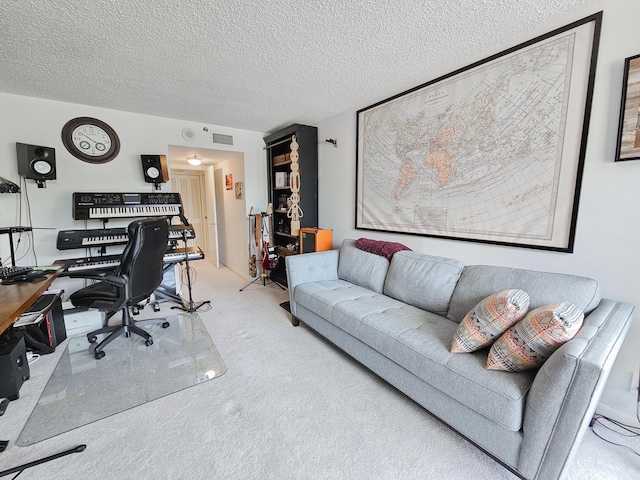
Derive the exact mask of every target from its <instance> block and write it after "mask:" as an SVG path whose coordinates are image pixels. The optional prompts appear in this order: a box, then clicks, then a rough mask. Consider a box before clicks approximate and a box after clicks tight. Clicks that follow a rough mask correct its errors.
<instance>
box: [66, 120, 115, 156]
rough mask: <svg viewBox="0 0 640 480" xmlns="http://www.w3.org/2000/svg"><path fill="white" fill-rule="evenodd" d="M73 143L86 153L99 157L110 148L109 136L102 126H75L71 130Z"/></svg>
mask: <svg viewBox="0 0 640 480" xmlns="http://www.w3.org/2000/svg"><path fill="white" fill-rule="evenodd" d="M71 140H72V141H73V144H74V145H75V146H76V147H77V148H78V150H80V151H81V152H84V153H85V154H87V155H90V156H92V157H99V156H101V155H104V154H105V152H108V151H109V149H110V148H111V137H109V134H108V133H107V132H105V131H104V130H103V129H102V128H100V127H98V126H96V125H91V124H86V125H80V126H79V127H76V128H75V129H74V130H73V132H71Z"/></svg>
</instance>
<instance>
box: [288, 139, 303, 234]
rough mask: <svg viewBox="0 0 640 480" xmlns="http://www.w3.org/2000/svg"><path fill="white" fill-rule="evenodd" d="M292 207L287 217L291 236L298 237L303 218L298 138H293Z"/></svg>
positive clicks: (290, 182)
mask: <svg viewBox="0 0 640 480" xmlns="http://www.w3.org/2000/svg"><path fill="white" fill-rule="evenodd" d="M289 186H290V187H291V197H289V198H290V200H291V206H290V207H289V210H287V217H289V218H290V219H291V235H298V233H299V232H300V219H301V218H302V217H303V215H304V214H303V212H302V209H301V208H300V193H299V192H300V165H298V142H296V136H295V135H293V136H292V137H291V179H290V180H289Z"/></svg>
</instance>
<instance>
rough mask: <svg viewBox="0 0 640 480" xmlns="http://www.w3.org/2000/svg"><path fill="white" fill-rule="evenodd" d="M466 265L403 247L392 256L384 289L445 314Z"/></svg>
mask: <svg viewBox="0 0 640 480" xmlns="http://www.w3.org/2000/svg"><path fill="white" fill-rule="evenodd" d="M463 267H464V265H463V263H462V262H459V261H458V260H454V259H452V258H445V257H435V256H432V255H425V254H423V253H418V252H412V251H402V252H397V253H396V254H395V255H394V256H393V258H392V259H391V264H390V265H389V271H388V272H387V278H386V279H385V281H384V290H383V293H384V294H385V295H388V296H390V297H393V298H395V299H397V300H400V301H402V302H405V303H408V304H409V305H414V306H416V307H419V308H422V309H423V310H427V311H429V312H433V313H437V314H439V315H445V314H446V313H447V310H448V309H449V300H450V299H451V294H452V293H453V289H454V288H455V286H456V282H457V281H458V278H459V277H460V273H461V272H462V269H463Z"/></svg>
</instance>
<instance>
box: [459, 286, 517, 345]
mask: <svg viewBox="0 0 640 480" xmlns="http://www.w3.org/2000/svg"><path fill="white" fill-rule="evenodd" d="M527 310H529V295H528V294H527V292H524V291H522V290H505V291H503V292H498V293H494V294H493V295H489V296H488V297H487V298H485V299H484V300H482V301H481V302H480V303H478V304H477V305H476V306H475V307H474V308H473V309H472V310H471V311H470V312H469V313H467V315H465V317H464V319H462V322H460V324H459V325H458V329H457V330H456V334H455V336H454V337H453V342H451V348H450V350H449V351H451V352H453V353H465V352H475V351H476V350H480V349H481V348H484V347H488V346H489V345H491V344H492V343H493V342H494V341H495V339H496V338H498V337H499V336H500V335H502V334H503V333H504V332H505V331H507V329H508V328H509V327H511V326H512V325H515V324H516V323H517V322H519V321H520V320H521V319H522V318H523V317H524V316H525V315H526V314H527Z"/></svg>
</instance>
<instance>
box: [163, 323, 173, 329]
mask: <svg viewBox="0 0 640 480" xmlns="http://www.w3.org/2000/svg"><path fill="white" fill-rule="evenodd" d="M170 326H171V324H170V323H169V322H163V323H162V328H169V327H170Z"/></svg>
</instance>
